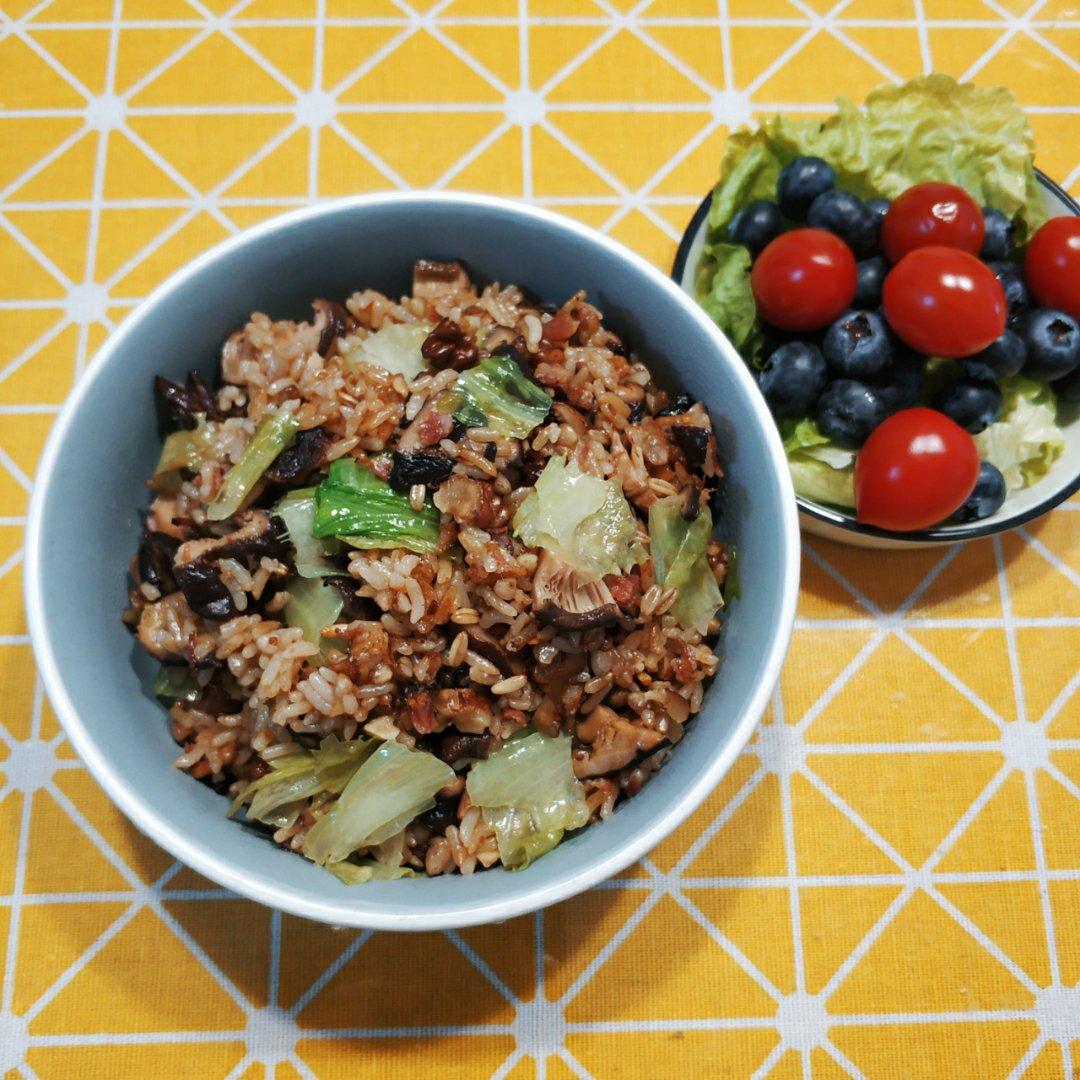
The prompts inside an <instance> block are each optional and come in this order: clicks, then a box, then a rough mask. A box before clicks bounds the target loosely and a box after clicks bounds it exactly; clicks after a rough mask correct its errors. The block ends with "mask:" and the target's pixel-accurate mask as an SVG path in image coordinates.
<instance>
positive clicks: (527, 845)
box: [465, 729, 589, 870]
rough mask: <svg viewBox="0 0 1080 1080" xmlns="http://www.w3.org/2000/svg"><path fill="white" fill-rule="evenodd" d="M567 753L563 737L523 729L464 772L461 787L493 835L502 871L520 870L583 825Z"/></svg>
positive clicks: (584, 813)
mask: <svg viewBox="0 0 1080 1080" xmlns="http://www.w3.org/2000/svg"><path fill="white" fill-rule="evenodd" d="M570 749H571V739H570V737H569V736H568V735H559V736H557V737H556V738H554V739H549V738H548V737H547V736H546V735H541V734H540V733H539V732H536V731H533V732H528V730H527V729H526V730H525V731H522V732H519V733H518V734H517V735H515V736H514V737H513V738H512V739H510V740H509V741H508V742H507V743H506V744H505V745H504V746H502V747H501V748H500V749H498V750H496V751H495V753H494V754H492V755H491V756H490V757H489V758H487V759H486V760H484V761H478V762H477V763H476V764H475V765H473V767H472V769H471V770H470V771H469V774H468V779H467V780H466V781H465V789H466V791H467V792H468V793H469V798H470V800H471V801H472V803H473V805H474V806H479V807H481V809H482V810H483V815H484V820H485V821H486V822H487V823H488V825H489V826H490V827H491V828H492V829H493V830H494V831H495V838H496V840H497V842H498V845H499V857H500V858H501V859H502V862H503V865H504V866H505V867H507V869H510V870H520V869H524V867H526V866H528V865H529V863H530V862H532V861H533V859H538V858H539V857H540V856H541V855H543V854H544V853H545V852H548V851H550V850H551V849H552V848H553V847H555V846H556V845H557V844H558V843H559V841H561V840H562V838H563V834H564V833H565V832H567V831H569V830H571V829H580V828H581V827H582V826H584V825H585V824H586V823H587V822H588V820H589V808H588V807H587V806H586V804H585V789H584V788H583V787H582V786H581V783H580V782H579V781H578V779H577V777H575V776H574V767H573V763H572V761H571V758H570Z"/></svg>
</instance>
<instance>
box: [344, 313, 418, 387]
mask: <svg viewBox="0 0 1080 1080" xmlns="http://www.w3.org/2000/svg"><path fill="white" fill-rule="evenodd" d="M430 333H431V324H430V323H426V322H424V323H394V324H392V325H390V326H384V327H383V328H382V329H381V330H377V331H376V332H375V333H374V334H372V335H371V336H370V337H367V338H364V340H363V341H361V342H360V344H359V345H357V346H355V347H354V348H352V349H350V350H349V351H348V352H347V353H346V354H345V357H344V361H345V366H346V367H347V368H355V367H356V366H357V365H359V364H374V365H375V366H376V367H381V368H383V369H385V370H386V371H389V372H390V373H391V374H396V375H404V376H405V378H406V379H408V380H412V379H415V378H416V376H417V375H419V374H420V373H421V372H424V371H427V369H428V362H427V361H426V360H425V359H424V356H423V354H422V353H421V351H420V349H421V346H423V344H424V341H425V340H426V339H427V336H428V335H429V334H430Z"/></svg>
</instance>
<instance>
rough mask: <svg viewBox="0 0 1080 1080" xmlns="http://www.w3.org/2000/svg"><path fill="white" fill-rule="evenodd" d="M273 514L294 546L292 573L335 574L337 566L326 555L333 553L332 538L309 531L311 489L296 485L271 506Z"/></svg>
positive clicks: (334, 543)
mask: <svg viewBox="0 0 1080 1080" xmlns="http://www.w3.org/2000/svg"><path fill="white" fill-rule="evenodd" d="M273 513H274V515H275V516H276V517H279V518H281V520H282V521H283V522H284V524H285V531H286V534H287V536H288V539H289V541H290V543H291V544H292V545H293V547H294V548H295V549H296V559H295V562H296V572H297V573H298V574H299V575H300V576H301V577H303V578H318V577H328V576H330V575H332V574H336V573H338V568H337V567H335V566H334V564H333V563H332V562H330V560H329V558H328V556H330V555H336V554H337V552H338V550H339V545H338V543H337V541H336V540H334V539H332V538H327V539H324V540H320V539H319V538H318V537H316V536H315V535H314V533H313V532H312V528H313V526H314V524H315V489H314V488H313V487H312V488H300V489H298V490H296V491H290V492H289V493H288V494H287V495H286V496H285V497H284V498H283V499H281V500H280V502H278V504H277V505H276V506H275V507H274V509H273Z"/></svg>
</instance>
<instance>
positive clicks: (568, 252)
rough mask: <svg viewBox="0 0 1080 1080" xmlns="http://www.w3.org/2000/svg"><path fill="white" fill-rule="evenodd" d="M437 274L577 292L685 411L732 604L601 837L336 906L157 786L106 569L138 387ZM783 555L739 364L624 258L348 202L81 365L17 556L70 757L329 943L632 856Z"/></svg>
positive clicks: (745, 663)
mask: <svg viewBox="0 0 1080 1080" xmlns="http://www.w3.org/2000/svg"><path fill="white" fill-rule="evenodd" d="M420 255H425V256H430V257H433V258H450V257H458V258H462V259H464V260H466V262H467V263H468V264H469V265H470V266H471V267H472V269H473V270H474V271H475V272H476V273H477V274H478V275H480V276H481V277H484V278H488V279H496V280H499V281H503V282H516V283H519V284H522V285H524V286H527V287H529V288H530V289H532V290H533V291H534V292H535V293H536V294H537V295H539V296H542V297H545V298H551V299H555V300H560V301H561V300H562V299H564V298H565V297H566V296H568V295H569V294H571V293H572V292H574V291H575V290H577V289H579V288H583V289H586V290H587V291H588V293H589V296H590V298H591V299H592V300H593V301H594V302H595V303H596V304H598V305H599V307H600V308H601V309H602V310H603V311H604V313H605V314H606V316H607V318H608V319H609V320H610V323H611V325H612V326H613V327H614V328H615V329H616V330H618V331H619V332H620V333H621V334H623V335H624V336H625V338H626V340H627V341H628V342H629V343H631V344H632V345H633V347H634V348H636V349H637V350H638V351H639V353H640V354H641V355H642V356H643V358H645V359H646V360H647V361H649V362H650V363H651V364H652V365H654V366H653V371H654V373H655V374H656V375H657V378H658V379H659V380H660V381H661V382H663V383H666V384H668V385H670V386H680V387H685V388H686V389H687V390H688V391H689V392H690V393H692V394H693V395H694V396H695V397H698V398H701V399H703V400H704V401H705V402H706V404H707V405H708V408H709V411H710V412H711V413H712V416H713V418H714V421H715V423H716V427H717V433H718V438H719V443H720V452H721V457H722V460H723V461H724V462H725V468H726V470H727V474H728V475H727V481H726V484H727V489H726V497H725V508H726V509H725V512H724V516H723V518H722V520H721V522H720V525H719V530H718V531H719V534H720V535H723V536H724V537H726V538H728V539H730V540H731V541H732V542H733V543H734V544H735V546H736V548H737V549H738V552H739V573H740V577H741V583H742V596H741V598H740V599H739V600H737V601H736V602H735V603H734V604H733V605H732V608H731V611H730V614H729V617H728V618H727V625H726V627H725V629H724V631H723V635H722V644H721V651H722V655H723V662H722V666H721V670H720V675H719V677H718V678H717V679H716V681H715V683H714V684H713V686H712V687H711V689H710V690H709V692H708V694H707V695H706V699H705V705H704V707H703V709H702V711H701V713H700V715H699V716H698V718H697V719H696V720H695V722H694V723H693V724H692V725H691V726H690V729H689V731H688V733H687V736H686V738H685V740H684V742H683V744H681V745H680V746H679V747H677V749H676V751H675V753H674V754H672V756H671V759H670V760H669V762H668V763H667V765H666V766H665V767H664V769H663V770H661V772H660V773H659V774H658V775H657V776H656V777H655V778H654V779H653V780H652V781H651V783H650V784H649V785H648V786H647V787H646V788H645V790H644V791H643V792H642V793H641V795H639V796H638V797H637V798H635V799H632V800H630V801H629V802H627V803H626V804H625V805H623V806H621V807H620V808H619V809H618V811H617V812H616V813H615V814H614V815H613V816H612V818H611V819H609V820H608V821H606V822H604V823H603V824H601V825H598V826H594V827H592V828H589V829H586V830H584V831H583V832H581V833H579V834H578V835H576V836H574V837H572V838H570V839H569V840H568V841H566V842H565V843H563V844H562V845H561V846H560V847H559V848H558V849H556V850H555V851H554V852H552V853H551V854H549V855H547V856H545V857H544V858H543V859H540V860H539V861H538V862H536V863H535V864H534V865H533V866H531V867H529V868H528V869H527V870H524V871H522V872H520V873H509V872H506V871H504V870H502V869H497V870H493V871H488V872H485V873H480V874H475V875H473V876H471V877H457V876H455V877H443V878H434V879H426V878H416V879H410V880H405V881H397V882H385V883H375V882H373V883H371V884H366V885H360V886H352V887H349V886H346V885H343V884H342V883H341V882H339V881H337V880H336V879H335V878H333V877H331V876H330V875H329V874H327V873H326V872H324V871H323V870H321V869H320V868H318V867H316V866H315V865H314V864H312V863H310V862H308V861H307V860H305V859H302V858H300V857H298V856H296V855H294V854H291V853H289V852H287V851H284V850H281V849H279V848H277V847H275V846H274V845H273V844H272V843H270V842H269V841H267V840H266V839H264V838H262V837H260V836H258V835H256V834H254V833H253V832H252V831H250V830H248V829H245V828H244V827H242V826H241V825H239V824H237V823H236V822H233V821H229V820H227V819H226V817H225V811H226V807H227V804H226V801H225V800H224V799H222V798H221V797H220V796H218V795H215V794H214V793H213V792H212V791H211V790H210V789H208V788H207V787H205V786H204V785H202V784H199V783H196V782H194V781H192V780H191V779H190V778H189V777H188V776H186V775H184V774H182V773H180V772H178V771H177V770H175V769H173V768H172V767H171V766H170V764H169V763H170V760H171V759H172V758H173V757H174V756H175V753H176V747H175V745H174V744H173V742H172V739H171V737H170V735H169V725H168V721H167V716H166V714H165V712H164V710H163V709H162V707H161V705H160V704H159V703H158V701H157V700H156V699H155V698H154V697H153V695H152V693H151V690H150V686H151V682H152V674H153V672H152V668H153V664H152V662H151V661H150V658H149V657H147V656H146V655H145V654H144V653H143V652H142V650H141V649H139V648H138V647H137V646H136V644H135V642H134V640H133V639H132V637H131V635H130V634H129V633H128V631H127V630H126V629H125V628H124V627H123V626H122V625H121V622H120V617H119V616H120V612H121V609H122V608H123V607H124V604H125V597H126V593H127V565H128V560H129V558H130V555H131V553H132V552H133V551H134V550H135V547H136V544H137V539H138V536H139V531H140V512H141V511H142V510H143V509H144V507H145V506H146V503H147V491H146V488H145V485H144V479H145V477H146V476H148V475H149V473H150V471H151V469H152V467H153V464H154V462H155V460H156V457H157V453H158V445H159V444H158V439H157V435H156V430H155V418H154V408H153V401H152V395H151V380H152V377H153V376H154V375H155V374H156V373H159V372H160V373H163V374H165V375H168V376H171V377H172V378H179V377H181V375H182V374H183V373H184V372H186V371H187V370H188V369H189V368H198V369H200V370H201V371H202V372H203V373H204V374H206V375H208V376H209V375H210V374H211V373H213V371H214V370H215V366H216V357H217V353H218V349H219V347H220V345H221V342H222V341H223V340H224V338H225V337H226V335H227V334H228V333H229V332H230V331H232V330H233V329H234V328H235V327H236V326H238V325H240V324H242V323H243V322H244V320H245V319H246V318H247V316H248V314H249V313H250V312H251V311H252V310H255V309H258V310H262V311H266V312H269V313H270V314H271V315H273V316H275V317H294V318H302V317H306V315H307V314H308V312H309V311H310V307H309V304H310V301H311V299H312V298H314V297H317V296H338V297H344V296H346V295H348V294H349V293H350V292H352V291H353V290H354V289H357V288H361V287H365V286H371V287H373V288H376V289H380V290H383V291H385V292H387V293H392V294H397V293H403V292H407V291H408V288H409V274H410V268H411V264H412V261H413V259H414V258H416V257H417V256H420ZM798 578H799V534H798V525H797V521H796V515H795V500H794V498H793V493H792V488H791V481H790V480H789V478H788V472H787V467H786V464H785V461H784V455H783V451H782V449H781V446H780V441H779V438H778V437H777V435H776V430H775V427H774V426H773V423H772V420H771V419H770V417H769V414H768V411H767V410H766V408H765V406H764V403H763V402H762V399H761V397H760V395H759V394H758V393H757V391H756V390H755V389H754V385H753V383H752V382H751V379H750V377H749V375H748V374H747V372H746V370H745V368H744V366H743V364H742V362H741V361H740V359H739V358H738V356H737V355H736V354H735V352H734V351H733V350H732V348H731V346H730V345H729V344H728V343H727V342H726V341H725V340H724V338H723V337H722V335H721V334H720V333H719V331H718V330H717V329H716V328H715V327H714V326H713V324H712V323H711V322H710V321H709V320H708V319H707V318H706V317H705V315H704V314H703V313H702V312H700V311H699V309H698V308H697V306H696V305H695V304H694V303H693V301H692V300H691V299H690V298H689V297H688V296H686V294H685V293H683V292H682V291H681V290H680V289H679V288H678V287H677V286H676V285H675V284H674V282H671V281H669V280H668V279H667V278H665V277H664V276H663V275H662V274H661V273H660V272H659V271H657V270H656V269H654V268H653V267H651V266H650V265H648V264H647V263H646V262H644V261H643V260H642V259H641V258H639V257H638V256H636V255H634V254H633V253H631V252H630V251H628V250H627V249H625V248H623V247H621V246H620V245H618V244H616V243H614V242H613V241H611V240H609V239H607V238H606V237H603V236H600V235H598V234H597V233H594V232H592V231H591V230H589V229H587V228H584V227H583V226H581V225H578V224H575V223H574V222H572V221H569V220H567V219H565V218H561V217H558V216H556V215H554V214H550V213H546V212H543V211H540V210H536V209H531V208H529V207H526V206H523V205H517V204H514V203H510V202H504V201H500V200H497V199H489V198H482V197H476V196H462V195H447V194H394V195H375V196H362V197H358V198H354V199H349V200H346V201H343V202H337V203H329V204H323V205H320V206H316V207H312V208H310V209H304V210H301V211H298V212H296V213H292V214H287V215H285V216H283V217H280V218H276V219H274V220H272V221H270V222H267V223H265V224H263V225H260V226H258V227H257V228H254V229H252V230H250V231H248V232H246V233H244V234H242V235H241V236H238V237H235V238H234V239H231V240H229V241H227V242H226V243H224V244H222V245H221V246H219V247H217V248H214V249H213V250H211V251H209V252H207V253H206V254H204V255H202V256H200V257H199V258H198V259H196V260H195V261H194V262H193V263H192V264H191V265H189V266H188V267H186V268H185V269H184V270H182V271H181V272H180V273H178V274H177V275H175V276H174V277H173V278H171V279H170V280H169V281H168V282H166V283H165V284H164V285H163V286H162V287H161V288H159V289H158V290H157V291H156V292H155V293H154V294H153V295H152V296H151V297H150V298H149V299H148V300H147V301H146V302H145V303H144V304H143V305H142V306H141V307H140V308H139V309H138V310H137V311H136V312H135V313H134V314H133V315H131V316H130V317H129V318H128V319H127V320H126V321H125V323H124V324H123V326H122V327H121V328H120V330H119V331H118V332H117V333H116V334H115V335H113V337H112V338H111V339H110V340H109V341H108V342H107V343H106V344H105V346H104V347H103V348H102V350H101V351H100V352H99V353H98V355H97V357H96V358H95V359H94V361H93V363H92V364H91V365H90V368H89V369H88V370H87V372H86V374H85V375H83V377H82V378H81V380H80V381H79V384H78V386H77V387H76V389H75V391H74V393H73V394H72V396H71V398H70V400H69V401H68V402H67V404H66V406H65V408H64V410H63V412H62V413H61V414H60V417H59V419H58V421H57V423H56V426H55V428H54V429H53V432H52V435H51V437H50V439H49V442H48V445H47V446H46V449H45V453H44V456H43V458H42V462H41V466H40V469H39V471H38V477H37V484H36V487H35V490H34V496H33V499H32V502H31V506H30V513H29V521H28V525H27V535H26V603H27V611H28V615H29V621H30V632H31V637H32V640H33V644H34V651H35V654H36V656H37V660H38V664H39V666H40V669H41V674H42V677H43V679H44V682H45V689H46V691H47V692H48V695H49V698H50V700H51V701H52V703H53V705H54V707H55V709H56V712H57V715H58V716H59V717H60V720H61V722H62V724H63V726H64V729H65V731H66V732H67V735H68V737H69V738H70V739H71V741H72V743H73V744H74V746H75V748H76V750H77V751H78V752H79V754H80V755H81V756H82V758H83V760H84V761H85V762H86V765H87V767H88V768H89V769H90V771H91V773H93V775H94V776H95V777H96V778H97V780H98V781H99V782H100V783H101V785H102V786H103V787H104V788H105V790H106V792H107V793H108V794H109V796H110V797H111V798H112V799H113V800H114V801H115V802H116V804H117V805H118V806H119V807H120V809H121V810H123V812H124V813H125V814H126V815H127V816H128V817H129V818H130V819H131V820H132V822H133V823H134V824H135V825H136V826H138V828H140V829H141V830H142V831H143V832H144V833H146V834H147V835H148V836H150V837H151V838H152V839H153V840H155V841H156V842H157V843H158V844H160V845H161V846H162V847H163V848H165V849H166V850H168V851H169V852H171V853H172V854H173V855H174V856H175V857H176V858H178V859H180V860H182V861H183V862H185V863H187V864H188V865H189V866H191V867H193V868H194V869H195V870H197V871H199V872H200V873H202V874H204V875H206V876H207V877H208V878H211V879H212V880H214V881H216V882H218V883H219V884H221V885H223V886H225V887H226V888H229V889H232V890H233V891H235V892H237V893H240V894H242V895H244V896H247V897H250V898H251V899H254V900H258V901H260V902H262V903H265V904H269V905H271V906H273V907H276V908H279V909H281V910H283V911H287V912H290V913H292V914H295V915H299V916H303V917H306V918H312V919H319V920H322V921H325V922H329V923H333V924H336V925H349V926H365V927H376V928H386V929H403V930H404V929H408V930H429V929H436V928H445V927H453V926H466V925H472V924H477V923H483V922H491V921H494V920H501V919H506V918H510V917H511V916H514V915H520V914H523V913H525V912H528V911H533V910H535V909H537V908H540V907H543V906H545V905H547V904H551V903H554V902H556V901H558V900H563V899H565V898H566V897H568V896H572V895H573V894H575V893H578V892H580V891H582V890H583V889H586V888H588V887H589V886H591V885H594V884H595V883H596V882H598V881H600V880H602V879H603V878H605V877H608V876H609V875H611V874H614V873H617V872H618V871H619V870H622V869H623V868H625V867H626V866H628V865H629V864H630V863H632V862H633V861H634V860H636V859H638V858H640V857H641V856H642V855H644V854H645V853H646V852H647V851H648V850H649V849H650V848H652V847H653V846H654V845H655V844H657V843H658V842H659V841H660V840H661V839H663V837H664V836H666V835H667V834H668V833H669V832H671V830H672V829H674V828H675V827H676V826H677V825H678V824H679V823H680V822H682V821H683V820H684V819H685V818H686V817H687V816H688V815H689V814H690V813H691V812H692V811H693V810H694V809H695V808H696V807H697V806H699V805H700V804H701V802H702V801H703V800H704V799H705V798H706V796H708V794H709V793H710V792H711V791H712V790H713V788H714V787H715V786H716V784H717V783H718V782H719V780H720V779H721V777H722V776H723V775H724V773H725V772H726V771H727V769H728V768H729V767H730V765H731V763H732V762H733V761H734V759H735V757H736V756H737V755H738V753H739V751H740V750H741V749H742V747H743V745H744V744H745V742H746V740H747V739H748V738H749V736H750V733H751V732H752V730H753V728H754V725H755V724H756V722H757V720H758V718H759V716H760V714H761V712H762V709H763V708H764V706H765V703H766V701H767V699H768V696H769V693H770V691H771V690H772V687H773V685H774V683H775V681H776V678H777V675H778V673H779V670H780V665H781V662H782V660H783V657H784V652H785V650H786V648H787V643H788V637H789V633H790V629H791V623H792V618H793V614H794V609H795V599H796V594H797V592H798Z"/></svg>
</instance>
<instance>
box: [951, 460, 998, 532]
mask: <svg viewBox="0 0 1080 1080" xmlns="http://www.w3.org/2000/svg"><path fill="white" fill-rule="evenodd" d="M1007 494H1008V492H1007V490H1006V487H1005V477H1004V476H1002V475H1001V472H1000V471H999V469H998V467H997V466H996V465H991V464H990V462H989V461H980V462H979V475H978V477H977V478H976V480H975V486H974V487H973V488H972V489H971V494H970V495H969V496H968V497H967V498H966V499H965V500H964V503H963V505H962V506H961V507H960V509H959V510H957V511H956V513H955V514H953V518H954V519H955V520H956V521H982V519H983V518H988V517H989V516H990V515H991V514H996V513H997V512H998V510H1000V509H1001V504H1002V503H1003V502H1004V501H1005V496H1006V495H1007Z"/></svg>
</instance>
